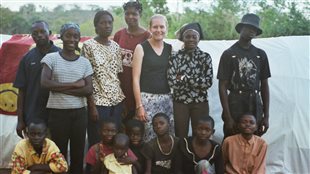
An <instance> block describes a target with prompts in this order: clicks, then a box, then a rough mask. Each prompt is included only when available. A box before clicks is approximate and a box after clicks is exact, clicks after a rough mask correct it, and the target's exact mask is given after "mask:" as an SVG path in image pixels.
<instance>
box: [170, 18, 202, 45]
mask: <svg viewBox="0 0 310 174" xmlns="http://www.w3.org/2000/svg"><path fill="white" fill-rule="evenodd" d="M190 29H191V30H195V31H197V32H198V33H199V40H202V39H203V33H202V28H201V26H200V24H199V23H198V22H193V23H188V24H184V25H183V26H182V27H181V28H180V29H179V30H178V31H176V34H175V35H176V38H177V39H179V40H180V41H183V34H184V32H185V31H186V30H190Z"/></svg>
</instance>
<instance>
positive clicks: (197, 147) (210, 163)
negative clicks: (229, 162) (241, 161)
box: [177, 116, 224, 174]
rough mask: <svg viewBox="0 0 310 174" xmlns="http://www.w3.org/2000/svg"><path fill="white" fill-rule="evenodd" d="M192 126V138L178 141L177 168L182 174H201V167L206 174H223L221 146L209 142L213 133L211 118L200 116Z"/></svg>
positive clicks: (211, 141)
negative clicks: (178, 158)
mask: <svg viewBox="0 0 310 174" xmlns="http://www.w3.org/2000/svg"><path fill="white" fill-rule="evenodd" d="M193 125H194V127H193V131H194V132H193V133H194V134H193V136H192V137H188V138H184V139H182V140H180V151H181V160H180V162H181V163H180V164H178V165H177V166H179V169H181V171H182V173H184V174H196V173H198V174H202V173H203V172H202V171H203V170H202V169H201V167H202V165H203V166H204V167H206V168H205V169H204V170H205V171H206V172H208V174H213V173H216V174H222V173H224V169H223V159H222V154H221V146H220V145H219V144H218V143H216V142H215V141H213V140H210V137H211V136H212V135H213V133H214V131H215V130H214V120H213V118H212V117H210V116H201V117H199V118H198V119H197V121H196V123H193ZM199 170H200V172H199Z"/></svg>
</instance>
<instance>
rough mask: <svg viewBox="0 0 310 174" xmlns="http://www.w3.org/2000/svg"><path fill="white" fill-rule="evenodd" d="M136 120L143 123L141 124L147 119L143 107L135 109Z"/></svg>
mask: <svg viewBox="0 0 310 174" xmlns="http://www.w3.org/2000/svg"><path fill="white" fill-rule="evenodd" d="M136 118H137V119H138V120H140V121H143V122H146V121H147V119H146V112H145V110H144V107H143V105H141V106H139V107H138V108H137V109H136Z"/></svg>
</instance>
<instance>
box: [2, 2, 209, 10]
mask: <svg viewBox="0 0 310 174" xmlns="http://www.w3.org/2000/svg"><path fill="white" fill-rule="evenodd" d="M127 1H128V0H74V1H72V0H62V1H61V0H32V1H30V0H0V2H1V6H3V7H8V8H9V9H11V10H12V11H18V10H19V7H20V6H22V5H25V4H29V3H33V4H35V5H36V7H37V9H40V6H44V7H47V8H48V9H49V10H52V9H53V8H55V7H56V6H57V5H60V4H76V5H79V6H80V7H81V8H82V9H83V6H84V7H86V6H88V5H98V6H100V7H102V8H104V9H106V8H108V7H109V6H122V5H123V4H124V3H125V2H127ZM211 1H212V0H201V1H200V2H199V3H198V4H197V3H193V2H192V3H190V4H189V3H186V4H185V3H182V0H167V6H168V8H169V10H170V11H171V12H176V11H179V12H181V11H182V9H183V7H184V6H192V7H194V6H195V5H197V6H198V5H199V6H200V7H201V6H207V5H208V4H210V2H211Z"/></svg>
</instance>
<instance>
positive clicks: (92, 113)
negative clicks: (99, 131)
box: [88, 106, 99, 122]
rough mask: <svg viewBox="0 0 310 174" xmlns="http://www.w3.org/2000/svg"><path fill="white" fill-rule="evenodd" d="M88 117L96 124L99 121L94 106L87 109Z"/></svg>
mask: <svg viewBox="0 0 310 174" xmlns="http://www.w3.org/2000/svg"><path fill="white" fill-rule="evenodd" d="M88 115H89V118H90V120H91V121H93V122H96V121H98V120H99V113H98V110H97V108H96V106H93V107H88Z"/></svg>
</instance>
